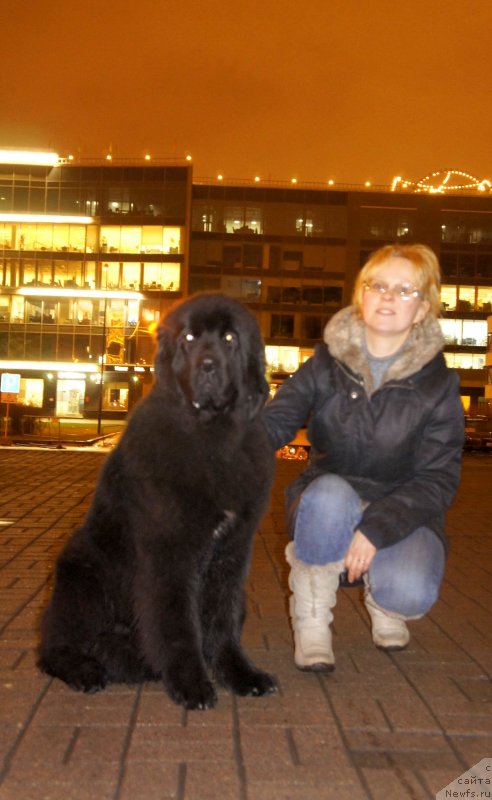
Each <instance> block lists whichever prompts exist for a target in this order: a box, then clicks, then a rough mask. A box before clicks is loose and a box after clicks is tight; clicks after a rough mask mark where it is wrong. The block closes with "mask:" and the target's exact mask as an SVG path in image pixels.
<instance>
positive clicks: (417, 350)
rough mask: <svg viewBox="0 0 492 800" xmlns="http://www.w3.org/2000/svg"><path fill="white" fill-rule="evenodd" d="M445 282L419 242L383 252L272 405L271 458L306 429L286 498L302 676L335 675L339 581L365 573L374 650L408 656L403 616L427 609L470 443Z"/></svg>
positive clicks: (268, 413)
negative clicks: (307, 446)
mask: <svg viewBox="0 0 492 800" xmlns="http://www.w3.org/2000/svg"><path fill="white" fill-rule="evenodd" d="M440 308H441V304H440V272H439V264H438V261H437V258H436V256H435V255H434V253H433V252H432V250H430V249H429V248H428V247H426V246H424V245H418V244H415V245H405V246H387V247H383V248H382V249H380V250H378V251H377V252H375V253H374V254H373V255H372V256H371V258H370V259H369V261H368V262H367V263H366V264H365V266H364V267H363V268H362V270H361V271H360V273H359V275H358V277H357V280H356V284H355V287H354V294H353V304H352V305H351V306H349V307H347V308H344V309H342V310H341V311H340V312H338V313H337V314H335V316H333V317H332V319H331V320H330V321H329V322H328V324H327V326H326V328H325V331H324V337H323V338H324V343H322V344H319V345H317V347H316V349H315V352H314V355H313V357H312V358H310V359H309V360H308V361H306V362H305V363H304V364H303V365H302V366H301V367H300V368H299V370H298V371H297V372H296V373H295V374H294V375H293V376H292V377H291V378H290V379H289V380H287V381H286V382H285V383H284V384H283V386H282V387H281V388H280V389H279V390H278V392H277V394H276V396H275V397H274V399H273V400H272V401H271V402H270V403H269V404H268V405H267V406H266V409H265V412H264V413H265V421H266V424H267V427H268V430H269V434H270V438H271V440H272V443H273V444H274V446H275V447H276V448H278V447H281V446H282V445H284V444H285V443H287V442H289V441H290V440H291V439H292V438H293V436H294V435H295V434H296V431H297V430H298V429H299V428H300V427H301V426H303V425H304V424H306V422H307V423H308V437H309V440H310V442H311V457H310V462H309V466H308V467H307V469H306V470H305V472H303V473H302V474H301V476H300V477H299V478H298V479H297V480H296V481H295V482H294V483H293V484H291V485H290V487H289V488H288V490H287V527H288V533H289V534H290V537H291V539H292V541H291V542H289V544H288V545H287V548H286V557H287V561H288V563H289V565H290V568H291V569H290V576H289V586H290V589H291V591H292V596H291V600H290V613H291V618H292V626H293V630H294V642H295V655H294V658H295V664H296V666H297V667H298V668H299V669H302V670H311V671H321V670H324V671H329V670H332V669H333V668H334V664H335V659H334V655H333V649H332V641H331V631H330V623H331V621H332V619H333V615H332V609H333V607H334V606H335V603H336V594H337V590H338V588H339V584H340V574H341V573H342V572H346V573H347V578H348V581H349V582H354V581H357V580H359V579H361V577H362V578H363V580H364V583H365V592H364V599H365V605H366V608H367V611H368V612H369V615H370V620H371V629H372V638H373V641H374V644H375V645H376V646H377V647H380V648H383V649H386V650H394V649H402V648H404V647H406V645H407V644H408V641H409V632H408V628H407V626H406V624H405V620H408V619H417V618H419V617H422V616H423V615H424V614H425V613H426V612H427V611H428V610H429V609H430V608H431V606H432V605H433V604H434V603H435V601H436V599H437V597H438V594H439V588H440V585H441V581H442V577H443V572H444V564H445V557H446V538H445V534H444V515H445V512H446V511H447V509H448V508H449V506H450V504H451V502H452V500H453V497H454V495H455V492H456V490H457V487H458V483H459V478H460V468H461V454H462V446H463V436H464V416H463V409H462V404H461V401H460V392H459V379H458V376H457V374H456V372H455V371H454V370H450V369H448V368H447V367H446V364H445V361H444V357H443V355H442V347H443V339H442V335H441V328H440V325H439V323H438V321H437V317H438V316H439V313H440Z"/></svg>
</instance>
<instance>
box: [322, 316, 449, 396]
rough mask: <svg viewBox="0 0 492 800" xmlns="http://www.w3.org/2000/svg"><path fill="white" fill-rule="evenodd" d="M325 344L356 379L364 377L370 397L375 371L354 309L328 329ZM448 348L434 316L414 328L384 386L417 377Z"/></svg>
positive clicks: (338, 317) (387, 373)
mask: <svg viewBox="0 0 492 800" xmlns="http://www.w3.org/2000/svg"><path fill="white" fill-rule="evenodd" d="M323 339H324V342H325V344H327V345H328V349H329V351H330V353H331V354H332V356H334V358H336V359H338V361H341V362H342V363H343V364H345V365H346V366H347V367H349V369H351V370H352V372H354V373H355V374H356V375H361V376H362V378H363V379H364V385H365V387H366V391H367V393H368V394H369V395H370V394H372V391H373V383H372V376H371V371H370V369H369V365H368V363H367V358H366V355H365V346H364V344H365V343H364V324H363V322H362V320H361V318H360V316H359V315H358V313H357V311H356V310H355V307H354V306H348V307H347V308H342V310H341V311H339V312H338V313H337V314H335V315H334V316H333V317H332V318H331V319H330V321H329V322H328V324H327V325H326V327H325V330H324V333H323ZM443 345H444V340H443V336H442V332H441V326H440V325H439V323H438V321H437V320H436V319H435V318H434V317H431V316H427V317H425V319H424V321H423V322H422V323H421V324H420V325H418V326H416V327H415V328H413V330H412V331H411V333H410V335H409V336H408V338H407V340H406V342H405V343H404V345H403V347H402V348H401V350H400V351H399V353H398V354H397V357H396V359H395V361H393V362H392V363H391V364H390V366H389V368H388V370H387V372H386V374H385V375H384V377H383V381H382V383H387V382H388V381H390V380H402V379H403V378H407V377H409V376H410V375H414V374H415V373H416V372H418V371H419V370H420V369H422V367H423V366H425V364H427V363H428V362H429V361H431V360H432V359H433V358H434V356H435V355H437V353H439V352H440V351H441V350H442V348H443Z"/></svg>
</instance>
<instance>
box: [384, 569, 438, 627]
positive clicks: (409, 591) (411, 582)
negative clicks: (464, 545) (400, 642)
mask: <svg viewBox="0 0 492 800" xmlns="http://www.w3.org/2000/svg"><path fill="white" fill-rule="evenodd" d="M370 587H371V594H372V596H373V598H374V600H375V601H376V603H377V605H378V606H380V607H381V608H383V609H384V610H385V611H391V612H392V613H394V614H400V615H401V616H402V617H406V618H407V619H412V618H418V617H422V616H424V614H427V612H428V611H430V609H431V608H432V606H433V605H434V604H435V603H436V602H437V599H438V597H439V587H440V583H439V584H437V583H436V582H435V581H428V582H426V581H424V580H422V577H421V576H420V575H415V574H413V575H412V574H407V575H406V576H405V579H404V580H398V575H395V576H394V580H391V581H388V582H385V583H384V584H382V585H380V584H378V583H377V581H374V582H373V581H371V580H370Z"/></svg>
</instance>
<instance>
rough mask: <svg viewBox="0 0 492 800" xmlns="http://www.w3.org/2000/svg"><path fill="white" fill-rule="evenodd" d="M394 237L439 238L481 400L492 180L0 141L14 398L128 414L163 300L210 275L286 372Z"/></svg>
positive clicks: (468, 384)
mask: <svg viewBox="0 0 492 800" xmlns="http://www.w3.org/2000/svg"><path fill="white" fill-rule="evenodd" d="M460 181H461V183H460ZM391 242H423V243H426V244H428V245H429V246H430V247H432V248H433V249H434V250H435V252H436V253H437V254H438V256H439V258H440V262H441V266H442V272H443V287H442V300H443V307H444V315H443V319H442V321H441V324H442V327H443V332H444V337H445V342H446V347H445V355H446V359H447V361H448V363H449V364H450V365H451V366H454V367H456V368H457V369H458V371H459V373H460V377H461V384H462V395H463V399H464V403H465V405H470V407H471V410H472V411H473V412H474V413H477V411H480V410H481V409H483V410H486V400H487V398H488V399H489V401H490V402H492V360H491V359H492V335H491V334H490V333H489V336H488V339H489V352H488V353H487V316H490V315H491V313H492V192H491V191H490V184H489V182H488V181H486V180H478V179H472V178H471V176H467V175H465V174H464V173H462V172H461V173H460V172H458V171H450V170H445V171H442V172H436V173H433V174H432V175H430V176H427V177H426V178H425V179H422V181H416V182H411V181H406V180H404V179H402V178H398V179H395V181H394V182H393V185H392V186H385V187H376V186H373V185H370V183H369V182H366V183H365V184H362V185H361V186H359V187H354V186H350V187H349V186H347V187H344V186H340V185H337V183H336V182H335V181H334V180H330V181H328V182H327V183H326V184H324V185H322V184H319V185H310V186H309V187H306V186H303V185H302V183H301V181H300V180H299V179H297V178H295V179H292V180H290V181H286V182H285V184H284V185H282V184H279V183H276V184H275V185H274V184H270V183H268V182H265V181H263V180H262V179H261V177H260V176H258V175H257V176H255V177H254V178H252V179H251V181H242V182H238V181H236V182H234V183H228V181H227V179H226V177H225V176H224V175H220V176H218V177H217V178H216V179H215V180H210V179H207V180H205V181H202V180H200V179H198V178H197V179H195V180H194V181H193V180H192V166H191V163H190V157H187V158H186V159H183V160H182V161H176V162H172V163H170V162H163V161H159V160H156V159H154V158H151V157H150V156H149V155H148V154H146V155H145V157H142V158H141V159H140V160H138V161H137V160H122V159H116V158H115V157H111V158H110V159H99V160H87V159H85V160H83V161H82V162H77V161H76V160H75V159H72V158H64V159H60V158H59V157H58V156H57V155H56V154H53V153H46V152H44V153H41V154H39V153H29V152H28V151H12V150H10V151H0V253H1V256H2V260H1V264H0V373H5V372H9V373H19V374H20V375H21V391H20V395H19V398H18V399H19V401H20V402H19V403H18V404H17V405H16V407H15V408H13V409H11V413H13V414H15V415H18V417H19V419H18V420H17V422H19V420H22V419H28V418H32V417H33V416H35V417H38V418H43V419H48V420H49V419H52V418H53V417H55V418H57V417H63V418H65V417H68V418H89V419H97V420H99V422H100V421H101V419H102V420H104V423H105V425H104V427H105V430H107V427H108V424H109V423H110V422H111V420H118V419H120V420H121V419H124V417H125V416H126V413H127V411H128V410H129V409H130V408H131V407H132V405H133V404H134V403H135V402H136V401H137V400H138V398H139V397H141V396H142V394H143V393H144V392H145V391H146V390H147V388H148V387H149V386H150V385H151V383H152V380H153V376H152V362H153V354H154V338H153V331H154V329H155V326H156V324H157V321H158V319H159V317H160V316H161V314H162V313H163V312H164V311H165V310H166V308H167V307H168V306H169V305H170V304H171V303H172V302H173V301H174V300H175V299H176V298H178V297H181V296H183V295H186V294H188V293H189V292H193V291H200V290H219V291H223V292H225V293H226V294H229V295H232V296H234V297H237V298H238V299H240V300H242V301H243V302H244V303H245V304H246V305H247V306H248V307H249V308H250V310H252V311H253V313H254V314H255V316H256V318H257V319H258V322H259V325H260V328H261V330H262V333H263V337H264V340H265V344H266V354H267V362H268V369H269V374H270V377H271V381H272V383H273V384H275V383H278V382H280V381H281V380H283V379H284V378H285V376H286V375H287V374H289V373H291V372H293V371H294V370H295V369H296V368H297V367H298V365H299V364H300V363H302V361H303V360H304V359H305V358H307V357H308V356H309V355H310V354H311V352H312V350H313V347H314V345H315V344H316V342H317V341H319V340H320V338H321V335H322V330H323V327H324V325H325V324H326V321H327V320H328V319H329V317H330V316H332V315H333V314H334V313H336V312H337V311H338V310H339V309H340V308H342V307H343V306H344V305H346V304H347V303H349V302H350V297H351V291H352V286H353V283H354V279H355V276H356V274H357V272H358V270H359V268H360V266H361V265H362V264H363V263H364V262H365V260H366V259H367V257H368V255H369V254H370V253H371V252H372V251H373V250H375V249H377V248H378V247H381V246H382V245H384V244H388V243H391ZM487 359H488V362H487ZM487 371H488V373H489V375H488V377H487ZM4 413H5V412H4V406H2V407H1V409H0V416H2V415H3V414H4ZM28 421H29V419H28Z"/></svg>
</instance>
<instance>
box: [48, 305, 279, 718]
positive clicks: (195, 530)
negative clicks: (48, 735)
mask: <svg viewBox="0 0 492 800" xmlns="http://www.w3.org/2000/svg"><path fill="white" fill-rule="evenodd" d="M267 392H268V386H267V383H266V381H265V377H264V349H263V343H262V340H261V336H260V333H259V330H258V327H257V325H256V321H255V319H254V317H253V316H252V315H251V314H250V313H249V312H248V311H247V310H246V308H244V307H243V306H242V305H241V304H240V303H239V302H237V301H235V300H233V299H231V298H229V297H225V296H224V295H221V294H197V295H193V296H191V297H190V298H188V299H186V300H184V301H182V302H180V303H178V304H177V305H176V306H174V307H173V308H172V309H171V311H170V312H169V314H168V315H167V316H166V317H165V318H164V320H163V321H162V322H161V324H160V327H159V329H158V351H157V357H156V364H155V383H154V386H153V388H152V389H151V391H150V392H149V394H148V395H147V396H146V397H145V398H144V399H143V400H141V401H140V403H139V404H137V406H136V407H135V409H134V410H133V413H132V414H131V416H130V418H129V421H128V425H127V427H126V430H125V432H124V434H123V436H122V438H121V440H120V442H119V444H118V446H117V447H116V448H115V450H114V451H112V453H111V454H110V455H109V456H108V458H107V459H106V461H105V464H104V466H103V468H102V471H101V475H100V478H99V481H98V484H97V487H96V490H95V494H94V499H93V502H92V506H91V508H90V509H89V512H88V514H87V517H86V519H85V522H84V524H83V526H82V527H81V528H79V529H78V530H76V531H75V532H74V534H73V535H72V537H71V538H70V539H69V541H68V542H67V544H66V545H65V548H64V550H63V551H62V553H61V555H60V557H59V559H58V562H57V566H56V575H55V584H54V589H53V594H52V597H51V599H50V602H49V604H48V606H47V608H46V610H45V612H44V615H43V619H42V623H41V644H40V650H39V662H38V663H39V667H40V668H41V669H42V670H43V671H44V672H47V673H49V674H50V675H54V676H55V677H57V678H61V680H63V681H65V682H66V683H67V684H68V685H69V686H71V687H72V688H74V689H78V690H82V691H85V692H95V691H98V690H100V689H103V688H104V687H105V686H106V685H107V684H108V683H113V682H125V683H138V682H141V681H146V680H162V681H163V683H164V685H165V687H166V689H167V692H168V693H169V695H170V697H171V698H172V699H173V700H174V701H175V702H177V703H180V704H182V705H183V706H185V707H186V708H211V707H212V706H213V705H214V704H215V703H216V700H217V697H216V693H215V690H214V686H213V684H212V682H211V680H210V679H209V670H210V672H211V673H212V675H213V676H214V677H215V679H216V680H217V681H218V683H220V684H221V685H222V686H225V687H227V688H229V689H230V690H231V691H233V692H235V693H236V694H239V695H263V694H267V693H270V692H274V691H275V690H276V684H275V681H274V679H273V678H272V677H271V676H270V675H268V674H267V673H266V672H263V671H261V670H259V669H258V668H257V667H255V665H254V664H253V663H252V662H251V661H250V660H249V659H248V658H247V656H246V655H245V653H244V652H243V650H242V648H241V645H240V637H241V629H242V625H243V621H244V615H245V601H244V589H243V586H244V581H245V578H246V575H247V572H248V569H249V562H250V552H251V545H252V539H253V535H254V532H255V529H256V527H257V524H258V522H259V520H260V518H261V516H262V514H263V513H264V511H265V508H266V504H267V500H268V494H269V489H270V485H271V479H272V475H273V469H274V460H273V459H274V456H273V451H272V449H271V446H270V445H269V443H268V440H267V435H266V431H265V429H264V427H263V423H262V421H261V416H260V411H261V408H262V406H263V403H264V401H265V398H266V396H267Z"/></svg>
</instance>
